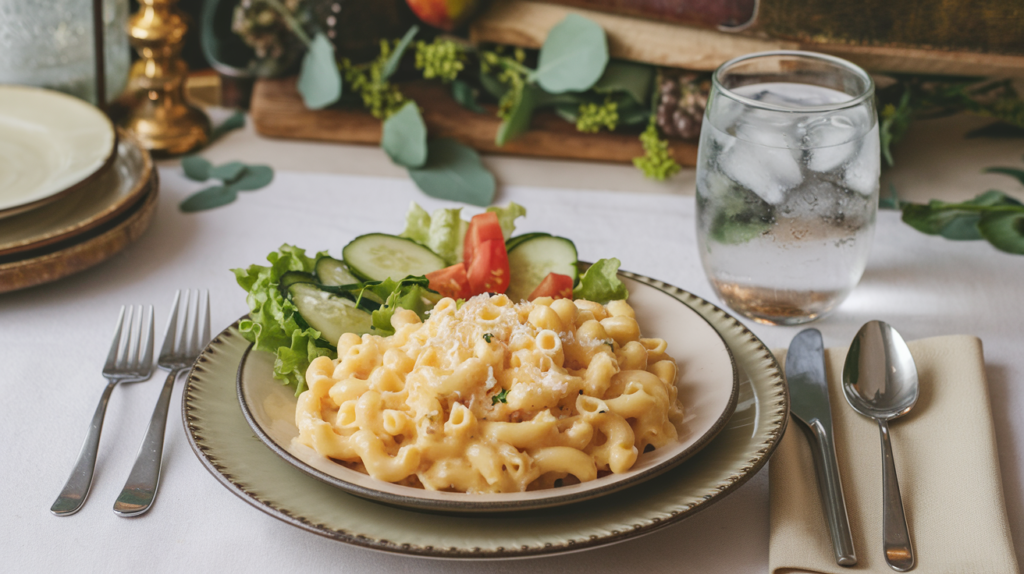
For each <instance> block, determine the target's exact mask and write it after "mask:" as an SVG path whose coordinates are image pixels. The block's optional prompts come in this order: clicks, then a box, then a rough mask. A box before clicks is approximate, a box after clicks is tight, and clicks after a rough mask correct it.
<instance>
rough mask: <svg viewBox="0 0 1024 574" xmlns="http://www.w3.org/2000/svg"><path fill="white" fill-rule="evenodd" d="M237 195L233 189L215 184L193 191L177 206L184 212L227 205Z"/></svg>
mask: <svg viewBox="0 0 1024 574" xmlns="http://www.w3.org/2000/svg"><path fill="white" fill-rule="evenodd" d="M237 197H238V193H237V192H236V191H235V190H233V189H231V188H229V187H224V186H222V185H215V186H213V187H208V188H206V189H204V190H201V191H197V192H195V193H193V194H192V195H190V196H189V197H188V198H187V199H186V200H185V201H183V202H181V204H180V205H179V206H178V207H179V208H180V209H181V210H182V211H184V212H186V213H191V212H194V211H203V210H206V209H213V208H214V207H220V206H222V205H227V204H229V203H231V202H232V201H234V200H235V198H237Z"/></svg>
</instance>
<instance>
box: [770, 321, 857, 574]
mask: <svg viewBox="0 0 1024 574" xmlns="http://www.w3.org/2000/svg"><path fill="white" fill-rule="evenodd" d="M786 380H787V381H788V383H789V395H790V403H791V407H790V408H791V412H792V413H793V416H795V417H796V419H797V420H799V421H800V422H802V423H804V425H805V426H806V428H807V429H808V430H809V431H810V432H809V434H808V438H809V439H810V442H811V451H812V453H813V454H814V467H815V470H816V471H817V474H818V492H819V493H820V494H821V506H822V508H824V509H825V520H826V522H828V529H829V532H830V533H831V534H832V550H833V552H835V555H836V563H837V564H839V565H840V566H853V565H855V564H857V554H856V552H855V551H854V549H853V535H852V534H851V533H850V519H849V517H848V516H847V514H846V499H845V498H844V497H843V483H842V481H841V480H840V479H839V465H838V464H837V463H836V447H835V442H834V441H833V439H832V436H833V430H832V409H831V407H830V406H829V402H828V382H827V381H826V379H825V349H824V344H823V343H822V340H821V332H820V331H818V330H817V329H804V330H803V331H800V332H799V333H798V334H797V336H796V337H794V338H793V342H792V343H790V345H789V352H788V353H787V354H786Z"/></svg>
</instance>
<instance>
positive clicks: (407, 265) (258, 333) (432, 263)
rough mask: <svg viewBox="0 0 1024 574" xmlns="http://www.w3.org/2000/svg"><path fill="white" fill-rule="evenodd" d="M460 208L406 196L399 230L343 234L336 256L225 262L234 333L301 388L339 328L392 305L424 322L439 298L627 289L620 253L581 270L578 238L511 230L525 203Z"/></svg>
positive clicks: (368, 323)
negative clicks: (472, 211)
mask: <svg viewBox="0 0 1024 574" xmlns="http://www.w3.org/2000/svg"><path fill="white" fill-rule="evenodd" d="M461 212H462V210H461V209H438V210H436V211H434V212H433V213H432V214H431V213H428V212H427V211H426V210H424V209H423V208H422V207H420V206H419V205H417V204H416V203H413V204H412V205H411V206H410V208H409V212H408V214H407V215H406V227H405V230H404V231H402V232H401V233H400V234H398V235H391V234H387V233H369V234H366V235H361V236H359V237H356V238H355V239H353V240H352V241H350V242H349V243H348V244H347V245H346V246H345V247H344V248H343V249H342V250H341V258H340V259H336V258H334V257H332V256H331V255H330V254H329V253H328V252H327V251H320V252H318V253H316V255H314V256H312V257H310V256H308V255H306V250H305V249H301V248H299V247H295V246H292V245H287V244H286V245H282V246H281V248H280V249H278V250H277V251H275V252H273V253H270V254H269V255H267V261H269V262H270V265H269V266H265V265H250V266H249V267H248V268H244V269H233V270H232V271H233V272H234V274H235V278H236V280H237V281H238V284H239V286H241V287H242V289H245V291H246V292H247V296H246V302H247V303H248V305H249V318H247V319H244V320H242V321H241V322H240V323H239V330H240V331H241V333H242V335H243V336H244V337H245V338H246V339H247V340H249V341H250V342H252V343H253V344H254V346H255V348H256V349H257V350H260V351H267V352H269V353H273V354H274V355H275V356H276V358H275V361H274V378H276V379H278V380H280V381H282V382H283V383H284V384H287V385H291V386H294V387H295V394H296V396H298V395H299V394H301V393H302V391H304V390H306V379H305V374H306V369H307V368H308V367H309V364H310V363H311V362H312V361H313V360H314V359H316V358H317V357H322V356H326V357H330V358H332V359H333V358H335V357H336V355H337V351H336V348H335V345H336V344H337V342H338V339H339V337H341V335H343V334H345V333H355V334H357V335H362V334H366V333H372V334H374V335H381V336H387V335H391V334H394V332H395V331H394V328H393V327H392V326H391V317H392V315H394V313H395V311H396V310H397V309H399V308H401V309H408V310H410V311H413V312H415V313H416V314H417V315H419V316H420V319H423V320H425V319H426V318H427V315H428V314H429V313H430V310H431V309H432V308H433V306H434V304H435V303H437V302H438V301H439V300H440V299H441V298H442V297H451V298H453V299H456V300H457V301H462V300H466V299H469V298H470V297H473V296H476V295H480V294H483V293H492V294H494V293H504V294H506V295H507V296H508V297H509V299H511V300H513V301H521V300H530V301H532V300H533V299H536V298H538V297H551V298H553V299H558V298H569V299H586V300H589V301H594V302H596V303H601V304H606V303H608V302H609V301H613V300H622V299H626V298H627V297H628V296H629V293H628V291H627V290H626V287H625V285H624V284H623V283H622V282H621V281H620V280H619V279H618V275H617V272H618V269H619V264H620V262H619V260H618V259H614V258H610V259H600V260H598V261H596V262H595V263H594V264H593V265H591V266H590V268H589V269H587V270H586V272H584V273H582V274H581V273H579V271H578V269H579V262H578V261H577V259H576V246H575V245H574V244H573V242H572V241H571V240H569V239H566V238H564V237H557V236H554V235H551V234H548V233H526V234H522V235H518V236H513V235H512V234H513V232H514V231H515V220H516V219H517V218H519V217H523V216H525V215H526V209H525V208H523V207H522V206H520V205H517V204H515V203H509V204H508V205H507V206H505V207H490V208H488V209H487V211H485V212H484V213H481V214H479V215H475V216H473V218H472V219H470V220H469V221H465V220H463V219H462V216H461Z"/></svg>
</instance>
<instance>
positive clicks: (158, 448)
mask: <svg viewBox="0 0 1024 574" xmlns="http://www.w3.org/2000/svg"><path fill="white" fill-rule="evenodd" d="M181 298H182V297H181V291H178V292H177V293H175V295H174V307H173V308H172V309H171V316H170V318H168V320H167V332H166V333H165V334H164V345H163V348H162V349H161V350H160V358H159V360H158V361H157V364H158V365H160V367H161V368H163V369H167V371H168V374H167V380H166V381H165V382H164V386H163V389H162V390H161V391H160V399H159V400H157V403H156V408H155V409H153V417H152V418H151V419H150V421H149V429H148V430H147V431H146V438H145V439H144V440H143V441H142V446H141V447H140V448H139V454H138V456H137V458H136V459H135V465H134V466H133V467H132V472H131V474H129V475H128V481H127V482H126V483H125V485H124V489H123V490H121V494H120V496H118V497H117V502H115V503H114V513H115V514H117V515H118V516H124V517H130V516H138V515H140V514H142V513H144V512H146V511H147V510H149V509H150V507H151V506H153V500H154V499H155V498H156V489H157V486H158V485H159V483H160V461H161V458H162V457H163V450H164V429H165V428H166V427H167V408H168V406H169V404H170V402H171V391H172V390H173V389H174V381H175V380H176V379H177V378H178V374H180V373H181V372H182V371H184V370H185V369H187V368H188V367H190V366H191V365H192V363H194V362H195V361H196V359H197V358H198V357H199V353H200V351H202V349H203V347H205V346H206V344H207V342H208V341H209V340H210V294H209V292H207V291H203V292H202V294H200V293H199V292H198V291H196V292H194V293H193V292H190V291H188V290H186V291H185V297H184V299H185V310H184V312H183V313H182V314H181V328H178V303H179V302H180V300H181ZM200 299H204V300H205V304H204V305H202V307H203V308H204V309H205V313H204V314H200ZM200 331H202V335H201V336H200Z"/></svg>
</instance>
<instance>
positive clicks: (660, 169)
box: [633, 118, 681, 181]
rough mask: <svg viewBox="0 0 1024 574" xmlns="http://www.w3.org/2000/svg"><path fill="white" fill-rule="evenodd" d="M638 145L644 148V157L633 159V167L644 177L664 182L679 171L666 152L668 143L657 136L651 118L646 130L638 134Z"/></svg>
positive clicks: (656, 130)
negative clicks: (642, 173)
mask: <svg viewBox="0 0 1024 574" xmlns="http://www.w3.org/2000/svg"><path fill="white" fill-rule="evenodd" d="M640 144H641V145H643V146H644V155H642V156H640V157H635V158H633V165H635V166H636V167H637V168H638V169H639V170H640V171H642V172H644V175H645V176H647V177H649V178H651V179H656V180H658V181H665V180H666V179H668V178H670V177H672V176H673V175H675V174H676V173H677V172H678V171H679V170H680V169H681V168H680V166H679V164H678V163H676V160H675V159H673V158H672V154H670V153H669V151H668V141H666V140H663V139H661V136H660V135H659V134H658V126H657V124H655V122H654V120H653V118H652V121H651V122H650V123H649V124H647V129H646V130H644V131H643V133H641V134H640Z"/></svg>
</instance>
